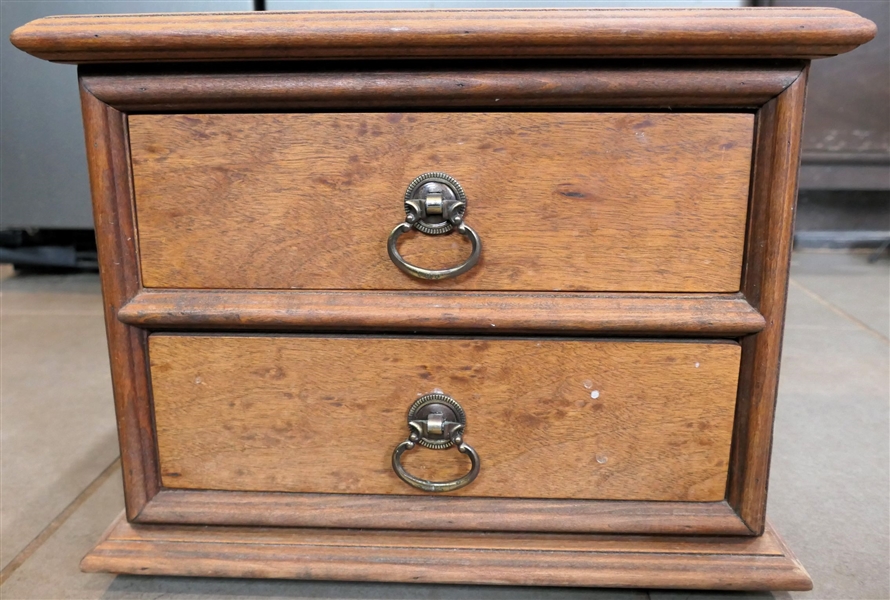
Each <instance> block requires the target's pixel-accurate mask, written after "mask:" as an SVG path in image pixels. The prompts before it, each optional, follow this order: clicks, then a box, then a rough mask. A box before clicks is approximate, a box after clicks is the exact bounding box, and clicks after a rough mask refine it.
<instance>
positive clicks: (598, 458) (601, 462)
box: [596, 454, 609, 465]
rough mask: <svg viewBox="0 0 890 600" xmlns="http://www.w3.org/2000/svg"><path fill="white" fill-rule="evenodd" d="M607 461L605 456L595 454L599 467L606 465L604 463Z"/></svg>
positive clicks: (607, 458)
mask: <svg viewBox="0 0 890 600" xmlns="http://www.w3.org/2000/svg"><path fill="white" fill-rule="evenodd" d="M608 460H609V457H608V456H606V455H605V454H597V455H596V462H598V463H599V464H601V465H604V464H606V462H608Z"/></svg>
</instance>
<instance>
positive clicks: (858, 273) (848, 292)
mask: <svg viewBox="0 0 890 600" xmlns="http://www.w3.org/2000/svg"><path fill="white" fill-rule="evenodd" d="M791 275H792V277H793V278H794V280H795V281H797V282H798V283H799V284H801V285H803V286H804V287H805V288H806V289H808V290H811V291H812V292H814V293H816V294H818V295H819V296H820V297H822V298H824V299H825V300H827V301H829V302H831V303H832V304H834V305H835V306H837V307H838V308H839V309H841V310H842V311H844V312H846V313H847V314H849V315H850V316H852V317H854V318H856V319H858V320H859V321H861V322H862V323H864V324H865V325H867V326H868V327H870V328H871V329H873V330H874V331H876V332H878V333H880V334H881V335H883V336H884V337H885V338H887V337H890V263H888V260H887V259H886V258H882V259H880V260H879V261H877V262H875V263H869V262H868V255H867V254H864V253H850V252H798V253H795V254H794V258H793V261H792V266H791Z"/></svg>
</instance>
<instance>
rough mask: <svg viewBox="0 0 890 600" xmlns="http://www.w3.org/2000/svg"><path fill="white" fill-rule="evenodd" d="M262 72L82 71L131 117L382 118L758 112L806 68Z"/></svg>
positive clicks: (580, 66)
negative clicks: (434, 112) (344, 112)
mask: <svg viewBox="0 0 890 600" xmlns="http://www.w3.org/2000/svg"><path fill="white" fill-rule="evenodd" d="M325 67H326V68H325V69H321V67H320V66H319V65H318V64H317V63H304V64H301V65H294V64H292V63H289V64H288V68H287V69H281V68H280V67H277V68H276V67H275V65H273V64H271V63H267V64H265V65H264V68H263V71H261V72H250V73H249V74H248V73H246V72H245V71H244V70H243V68H238V67H232V66H227V67H220V66H216V65H203V66H200V67H199V66H194V65H190V66H189V67H188V68H185V69H171V67H169V66H168V67H167V68H166V69H163V68H158V67H155V66H151V67H134V66H133V65H127V66H126V67H109V66H104V65H103V66H84V67H82V68H81V70H80V75H81V84H82V85H83V86H84V87H85V88H86V89H88V90H89V91H90V93H91V94H93V95H95V96H96V97H97V98H99V99H101V100H102V101H103V102H107V103H108V104H110V105H112V106H114V107H116V108H117V109H119V110H122V111H125V112H158V111H229V110H249V111H251V112H255V111H262V110H323V111H328V110H336V109H354V108H356V107H361V109H362V110H364V111H369V110H373V109H382V108H393V107H398V108H408V109H410V108H420V107H426V108H429V107H446V108H449V109H453V108H468V107H481V106H485V107H488V109H489V110H504V109H508V108H518V107H521V108H545V107H546V108H554V107H560V108H573V107H577V108H583V109H588V110H589V109H592V108H597V107H601V108H610V107H615V108H621V109H623V110H627V109H629V108H634V107H636V108H663V107H688V108H704V109H706V108H734V109H739V108H751V109H753V108H756V107H759V106H761V105H763V104H765V103H766V102H768V101H769V100H770V99H772V98H774V97H775V96H777V95H778V94H780V93H781V92H782V90H784V89H786V88H787V87H788V86H789V85H791V84H792V83H793V82H794V81H795V80H796V79H797V78H798V77H799V76H800V73H801V71H802V70H803V67H804V65H803V63H802V62H800V61H782V62H775V61H771V62H770V64H753V65H752V64H751V63H750V62H749V63H747V64H738V63H735V62H728V63H726V64H721V65H720V67H719V68H715V67H714V64H713V63H703V62H701V61H696V62H694V63H690V62H689V61H686V62H673V63H668V64H665V62H664V61H661V62H660V64H658V65H655V64H645V63H643V64H639V63H638V64H635V65H627V64H621V63H615V64H611V65H609V64H603V61H598V62H597V64H596V65H592V64H590V63H589V61H587V62H585V61H566V60H562V61H559V62H558V64H552V63H551V62H550V61H534V62H526V63H525V64H524V65H522V66H519V67H510V66H509V65H507V64H504V63H503V62H500V63H498V64H493V63H490V62H487V61H486V62H481V63H479V62H477V63H473V64H464V65H463V66H460V63H455V62H454V61H451V62H449V63H447V64H440V65H436V64H430V63H427V64H425V65H424V68H423V70H418V65H417V63H416V62H410V61H390V62H389V63H382V62H370V63H369V62H365V63H357V62H349V63H340V64H339V65H331V64H330V63H328V64H327V65H325Z"/></svg>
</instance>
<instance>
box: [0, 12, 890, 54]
mask: <svg viewBox="0 0 890 600" xmlns="http://www.w3.org/2000/svg"><path fill="white" fill-rule="evenodd" d="M875 31H876V28H875V25H874V23H872V22H871V21H869V20H867V19H864V18H862V17H860V16H858V15H856V14H854V13H851V12H847V11H844V10H839V9H832V8H796V9H784V8H738V9H621V10H610V9H580V10H578V9H546V10H541V9H527V10H427V11H311V12H310V11H299V12H240V13H192V14H182V13H179V14H141V15H76V16H59V17H45V18H42V19H38V20H36V21H32V22H30V23H28V24H26V25H24V26H22V27H20V28H18V29H16V30H15V31H14V32H13V33H12V35H11V36H10V39H11V41H12V43H13V44H14V45H15V46H16V47H18V48H20V49H22V50H24V51H25V52H28V53H30V54H32V55H34V56H37V57H39V58H42V59H45V60H51V61H56V62H67V63H120V62H145V61H151V62H159V61H160V62H192V61H208V60H210V61H240V60H306V59H353V60H354V59H415V58H417V59H473V58H497V59H511V58H616V59H617V58H798V59H801V58H804V59H805V58H818V57H822V56H832V55H835V54H840V53H843V52H848V51H850V50H852V49H854V48H856V47H857V46H859V45H860V44H863V43H865V42H867V41H869V40H870V39H872V38H873V37H874V35H875Z"/></svg>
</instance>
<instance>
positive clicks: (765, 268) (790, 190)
mask: <svg viewBox="0 0 890 600" xmlns="http://www.w3.org/2000/svg"><path fill="white" fill-rule="evenodd" d="M807 75H808V72H807V71H804V73H803V74H802V75H801V77H800V78H799V79H798V80H797V81H796V82H795V83H794V84H793V85H792V86H791V87H789V88H788V89H787V90H786V91H785V92H783V93H782V94H780V95H779V96H778V97H776V99H775V100H773V101H771V102H770V103H769V104H767V105H766V106H764V107H763V109H761V110H760V112H759V113H758V116H757V120H758V125H757V156H756V159H755V164H754V185H753V189H752V198H751V217H750V220H749V225H748V227H749V229H748V247H747V249H746V261H745V272H744V277H743V289H744V293H745V296H746V297H747V298H749V299H750V301H751V303H752V304H753V305H754V306H756V307H757V308H758V310H759V311H760V312H761V313H762V314H763V315H764V317H765V318H766V327H765V328H764V330H763V331H761V332H759V333H758V334H757V335H748V336H745V337H743V338H742V348H743V352H742V357H743V358H742V367H741V380H740V383H739V404H738V412H737V414H736V422H735V433H734V438H735V443H734V444H733V453H732V468H731V470H730V472H731V476H730V479H729V485H728V487H727V498H728V499H729V501H730V504H731V505H732V506H733V508H735V509H736V511H737V512H738V513H739V516H740V517H741V518H742V519H743V520H744V521H745V523H747V524H748V526H749V527H750V528H751V531H753V532H754V533H760V532H762V531H763V530H764V528H765V527H766V497H767V488H768V482H769V466H770V455H771V454H772V446H773V421H774V419H775V410H776V397H777V395H778V391H779V364H780V361H781V356H782V334H783V332H784V328H785V304H786V302H787V296H788V275H789V270H790V267H791V248H792V246H793V241H794V238H793V232H794V210H795V205H796V203H797V174H798V165H799V164H800V138H801V131H802V129H803V116H804V93H805V91H806V82H807Z"/></svg>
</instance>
